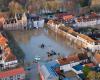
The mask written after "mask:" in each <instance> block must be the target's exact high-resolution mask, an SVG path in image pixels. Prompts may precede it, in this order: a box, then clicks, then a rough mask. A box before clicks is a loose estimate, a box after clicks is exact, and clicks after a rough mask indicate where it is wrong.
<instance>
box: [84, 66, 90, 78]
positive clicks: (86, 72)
mask: <svg viewBox="0 0 100 80" xmlns="http://www.w3.org/2000/svg"><path fill="white" fill-rule="evenodd" d="M90 71H91V69H90V67H88V66H84V67H83V73H84V75H85V77H87V75H88V73H89V72H90Z"/></svg>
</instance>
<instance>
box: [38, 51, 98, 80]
mask: <svg viewBox="0 0 100 80" xmlns="http://www.w3.org/2000/svg"><path fill="white" fill-rule="evenodd" d="M99 58H100V54H99V53H96V54H95V55H94V57H93V58H92V59H90V58H89V57H88V54H87V53H79V54H73V55H71V56H66V57H60V58H58V59H57V60H53V61H49V62H47V63H40V64H39V65H38V70H39V73H40V77H41V79H42V80H86V77H85V76H84V72H83V68H84V67H85V66H88V67H90V68H91V70H92V68H94V67H97V66H98V68H100V66H99V65H100V60H99ZM95 72H96V71H95Z"/></svg>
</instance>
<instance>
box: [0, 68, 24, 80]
mask: <svg viewBox="0 0 100 80" xmlns="http://www.w3.org/2000/svg"><path fill="white" fill-rule="evenodd" d="M18 74H25V71H24V68H22V67H20V68H16V69H12V70H9V71H4V72H0V79H1V78H6V77H10V76H15V75H18Z"/></svg>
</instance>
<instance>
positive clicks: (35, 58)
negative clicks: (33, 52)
mask: <svg viewBox="0 0 100 80" xmlns="http://www.w3.org/2000/svg"><path fill="white" fill-rule="evenodd" d="M40 60H41V58H40V56H35V57H34V60H33V61H35V62H38V61H40Z"/></svg>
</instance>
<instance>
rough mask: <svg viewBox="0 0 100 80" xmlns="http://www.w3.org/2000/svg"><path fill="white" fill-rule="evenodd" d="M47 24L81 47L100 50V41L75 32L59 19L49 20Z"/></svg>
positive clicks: (93, 50)
mask: <svg viewBox="0 0 100 80" xmlns="http://www.w3.org/2000/svg"><path fill="white" fill-rule="evenodd" d="M47 24H48V27H49V28H50V29H51V30H53V31H54V32H56V33H58V34H62V35H63V36H65V37H66V38H67V39H69V40H70V41H72V42H73V43H75V44H77V46H79V47H80V48H85V49H88V50H91V51H92V52H95V51H96V50H100V43H99V42H97V41H96V40H94V39H92V38H90V37H89V36H87V35H84V34H81V33H78V32H75V31H74V30H73V29H72V28H70V27H66V26H65V25H64V24H61V23H58V22H57V21H56V22H55V21H53V20H49V21H48V23H47Z"/></svg>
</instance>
